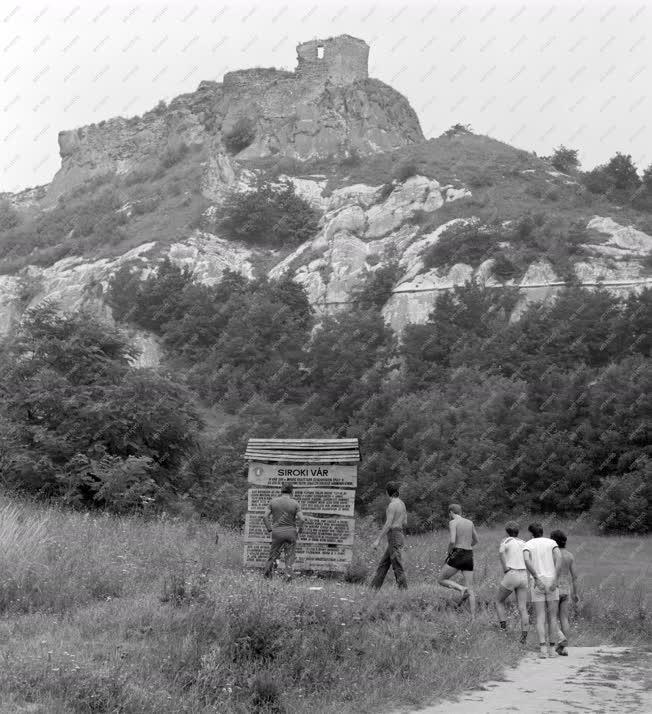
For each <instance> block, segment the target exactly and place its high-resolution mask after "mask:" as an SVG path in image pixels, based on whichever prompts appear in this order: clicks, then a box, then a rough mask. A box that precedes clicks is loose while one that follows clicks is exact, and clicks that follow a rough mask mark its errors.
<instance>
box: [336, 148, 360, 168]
mask: <svg viewBox="0 0 652 714" xmlns="http://www.w3.org/2000/svg"><path fill="white" fill-rule="evenodd" d="M361 163H362V157H361V156H360V152H359V151H358V150H357V149H355V148H351V149H349V151H348V152H347V155H346V156H345V157H344V158H343V159H342V160H341V161H340V165H341V166H347V167H352V168H353V167H355V166H360V164H361Z"/></svg>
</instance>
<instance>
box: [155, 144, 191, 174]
mask: <svg viewBox="0 0 652 714" xmlns="http://www.w3.org/2000/svg"><path fill="white" fill-rule="evenodd" d="M188 151H189V149H188V144H186V143H185V141H181V142H179V143H178V144H176V145H172V146H168V147H167V149H165V151H164V152H163V154H162V155H161V165H162V166H163V167H164V168H166V169H169V168H170V167H171V166H174V165H175V164H178V163H179V161H181V159H183V157H184V156H185V155H186V154H187V153H188Z"/></svg>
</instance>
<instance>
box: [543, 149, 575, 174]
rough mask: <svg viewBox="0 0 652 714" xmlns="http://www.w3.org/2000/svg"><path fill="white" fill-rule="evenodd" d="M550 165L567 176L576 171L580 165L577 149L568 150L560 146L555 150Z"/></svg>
mask: <svg viewBox="0 0 652 714" xmlns="http://www.w3.org/2000/svg"><path fill="white" fill-rule="evenodd" d="M550 163H551V164H552V165H553V166H554V167H555V168H556V169H557V171H562V172H563V173H565V174H567V173H570V172H571V171H573V170H574V169H576V168H577V167H578V166H579V165H580V161H579V159H578V158H577V149H567V148H566V147H565V146H563V145H562V146H560V147H559V148H558V149H555V150H554V152H553V155H552V158H551V160H550Z"/></svg>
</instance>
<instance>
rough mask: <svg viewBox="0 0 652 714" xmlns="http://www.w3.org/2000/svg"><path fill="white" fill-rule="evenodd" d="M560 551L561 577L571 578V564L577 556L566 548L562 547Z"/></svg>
mask: <svg viewBox="0 0 652 714" xmlns="http://www.w3.org/2000/svg"><path fill="white" fill-rule="evenodd" d="M559 553H560V555H561V563H560V564H559V577H560V578H569V577H570V575H571V566H572V565H573V563H574V561H575V558H573V556H572V554H571V553H569V552H568V551H567V550H566V549H565V548H560V549H559Z"/></svg>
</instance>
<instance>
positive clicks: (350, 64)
mask: <svg viewBox="0 0 652 714" xmlns="http://www.w3.org/2000/svg"><path fill="white" fill-rule="evenodd" d="M297 60H298V61H297V68H296V74H297V75H298V76H299V77H300V78H301V79H306V80H308V81H311V82H319V83H321V82H326V81H327V80H329V81H331V82H332V83H333V84H340V85H344V84H351V83H352V82H355V81H356V80H358V79H367V77H369V67H368V63H369V45H368V44H367V43H366V42H365V41H364V40H359V39H358V38H357V37H351V35H339V36H338V37H329V38H328V39H326V40H311V41H310V42H302V43H301V44H300V45H297Z"/></svg>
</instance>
